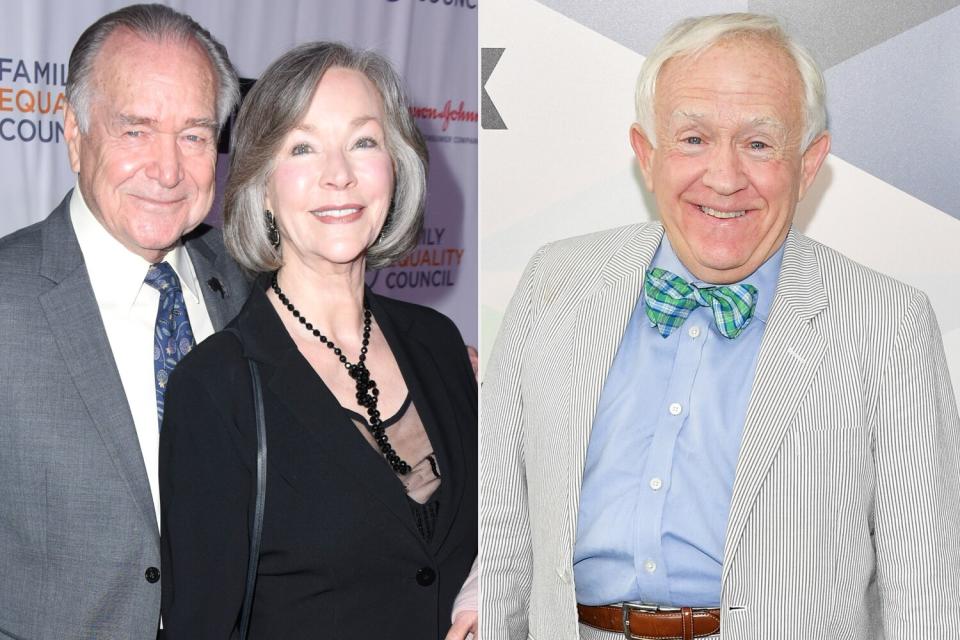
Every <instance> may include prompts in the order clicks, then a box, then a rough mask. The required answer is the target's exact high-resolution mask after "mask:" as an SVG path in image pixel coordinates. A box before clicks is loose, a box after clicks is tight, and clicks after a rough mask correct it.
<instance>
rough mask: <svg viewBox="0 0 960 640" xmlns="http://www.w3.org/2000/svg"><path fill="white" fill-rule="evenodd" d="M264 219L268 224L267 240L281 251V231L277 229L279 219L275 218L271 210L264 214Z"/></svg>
mask: <svg viewBox="0 0 960 640" xmlns="http://www.w3.org/2000/svg"><path fill="white" fill-rule="evenodd" d="M263 219H264V220H265V221H266V223H267V240H268V241H269V242H270V244H271V245H273V248H274V249H279V248H280V230H279V229H277V219H276V218H274V217H273V212H272V211H270V209H267V210H266V211H264V212H263Z"/></svg>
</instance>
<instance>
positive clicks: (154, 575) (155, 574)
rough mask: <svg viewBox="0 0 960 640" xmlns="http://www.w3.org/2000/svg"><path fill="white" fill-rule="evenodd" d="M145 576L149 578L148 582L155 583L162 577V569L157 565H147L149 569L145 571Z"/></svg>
mask: <svg viewBox="0 0 960 640" xmlns="http://www.w3.org/2000/svg"><path fill="white" fill-rule="evenodd" d="M143 577H144V578H146V579H147V582H149V583H150V584H154V583H155V582H156V581H157V580H159V579H160V569H157V568H156V567H147V570H146V571H145V572H144V573H143Z"/></svg>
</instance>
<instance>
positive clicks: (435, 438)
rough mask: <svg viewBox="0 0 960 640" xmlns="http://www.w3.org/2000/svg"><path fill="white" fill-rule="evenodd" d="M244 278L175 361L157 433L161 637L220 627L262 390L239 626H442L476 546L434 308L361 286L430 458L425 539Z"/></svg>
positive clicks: (237, 560) (463, 440) (463, 408)
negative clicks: (263, 431) (254, 564)
mask: <svg viewBox="0 0 960 640" xmlns="http://www.w3.org/2000/svg"><path fill="white" fill-rule="evenodd" d="M264 286H265V280H264V279H261V280H260V281H259V282H258V285H256V286H255V287H254V291H253V293H252V294H251V296H250V299H249V300H248V302H247V303H246V305H245V306H244V308H243V310H242V311H241V312H240V314H239V315H238V316H237V318H236V319H235V320H234V321H233V322H232V323H230V326H232V327H235V328H236V329H237V330H238V331H239V333H240V337H241V339H242V344H241V343H240V342H238V341H237V338H236V337H235V336H234V335H231V334H228V333H223V332H221V333H217V334H215V335H213V336H211V337H210V338H209V339H207V340H206V341H204V342H203V343H202V344H200V345H199V346H198V347H197V348H196V349H194V350H193V352H192V353H190V355H189V356H187V357H186V358H184V360H183V361H182V362H181V363H180V364H179V365H178V366H177V368H176V371H175V373H174V374H173V376H172V377H171V381H170V386H169V389H168V391H167V397H166V402H165V415H164V423H163V430H162V432H161V437H160V502H161V514H162V516H161V520H162V525H161V531H162V541H161V551H162V559H163V565H162V584H163V621H164V627H165V629H166V633H167V638H168V639H170V640H179V639H181V638H190V639H191V640H202V639H206V638H211V639H226V638H230V637H231V636H236V635H237V633H236V631H235V627H236V626H237V624H238V619H239V612H240V609H241V601H242V598H243V590H244V578H245V571H246V566H247V556H248V544H249V535H248V531H249V527H250V518H252V514H253V499H254V498H253V493H254V492H253V484H254V479H255V475H256V462H255V458H256V430H255V422H254V416H253V400H252V397H251V386H250V385H251V383H250V374H249V370H248V365H247V362H246V359H247V358H252V359H254V360H256V362H257V364H258V365H259V367H260V375H261V378H262V384H263V400H264V408H265V414H266V423H267V444H268V464H267V466H268V470H267V495H266V509H265V514H264V528H263V543H262V549H261V555H260V565H259V572H258V578H257V587H256V593H255V597H254V601H253V615H252V617H251V625H250V638H251V639H259V638H284V639H295V638H330V639H333V638H338V639H344V640H346V639H352V638H357V639H360V638H363V639H365V640H366V639H368V638H376V637H391V638H404V639H405V638H410V639H412V640H414V639H415V640H420V639H429V638H442V637H443V635H444V634H445V633H446V631H447V629H448V628H449V626H450V612H451V609H452V606H453V600H454V598H455V597H456V595H457V593H458V591H459V589H460V587H461V585H462V584H463V581H464V579H465V578H466V576H467V574H468V572H469V570H470V566H471V563H472V561H473V559H474V557H475V555H476V552H477V387H476V383H475V381H474V376H473V371H472V369H471V367H470V363H469V360H468V358H467V355H466V350H465V347H464V344H463V340H462V338H461V337H460V334H459V332H458V331H457V329H456V327H455V326H454V324H453V323H452V322H451V321H450V320H449V319H448V318H446V317H445V316H443V315H442V314H440V313H438V312H436V311H433V310H431V309H428V308H426V307H422V306H419V305H414V304H409V303H405V302H400V301H397V300H391V299H389V298H384V297H380V296H377V295H374V294H372V293H370V292H369V291H368V292H367V295H368V296H369V298H370V306H371V309H372V311H373V314H374V317H375V318H376V320H377V323H378V325H379V327H380V328H381V329H382V331H383V333H384V337H385V338H386V340H387V342H388V344H389V345H390V348H391V349H392V351H393V354H394V356H395V357H396V360H397V363H398V364H399V366H400V371H401V372H402V374H403V377H404V380H405V381H406V384H407V387H408V388H409V391H410V394H411V396H412V399H413V402H414V405H415V406H416V408H417V411H418V413H419V414H420V416H421V419H422V420H423V422H424V426H425V427H426V430H427V433H428V435H429V437H430V442H431V444H432V445H433V448H434V452H435V454H436V457H437V463H438V466H439V470H440V474H441V477H442V482H441V486H440V489H439V490H438V491H439V494H438V495H439V502H440V508H439V519H438V522H437V527H436V530H435V532H434V535H433V539H432V541H431V542H430V543H429V544H428V543H426V542H424V540H423V537H422V536H421V534H420V533H419V531H418V530H417V527H416V524H415V521H414V517H413V514H412V512H411V510H410V507H409V504H408V498H407V497H406V494H405V493H404V490H403V487H402V485H401V484H400V482H399V480H398V479H397V478H396V476H395V475H394V474H393V471H392V470H391V469H390V467H389V465H388V464H387V463H386V461H385V460H384V459H383V458H382V456H381V455H380V453H379V452H377V451H375V450H374V449H373V448H372V447H371V446H370V445H369V444H368V443H367V442H366V441H365V440H364V439H363V437H362V436H361V434H360V433H359V432H358V431H357V428H356V427H355V426H354V424H353V423H352V422H351V421H350V419H349V418H348V417H347V415H346V413H345V412H344V411H343V409H342V408H341V407H340V405H339V403H338V402H337V400H336V398H335V397H334V396H333V394H331V393H330V391H329V390H328V389H327V387H326V386H325V385H324V384H323V382H322V381H321V380H320V378H319V377H318V376H317V375H316V373H315V372H314V371H313V369H312V368H311V367H310V364H309V363H308V362H307V361H306V360H305V359H304V358H303V356H302V355H301V354H300V352H299V351H298V350H297V348H296V346H295V345H294V342H293V340H292V339H291V338H290V336H289V335H288V334H287V332H286V329H285V328H284V327H283V324H282V322H281V320H280V318H279V317H278V316H277V314H276V312H275V311H274V309H273V307H272V306H271V305H270V302H269V301H268V300H267V297H266V294H265V292H264Z"/></svg>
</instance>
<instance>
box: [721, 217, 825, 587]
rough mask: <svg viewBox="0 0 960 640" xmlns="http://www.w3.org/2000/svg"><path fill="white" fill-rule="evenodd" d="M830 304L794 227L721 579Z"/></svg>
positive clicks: (802, 390) (821, 342) (816, 360)
mask: <svg viewBox="0 0 960 640" xmlns="http://www.w3.org/2000/svg"><path fill="white" fill-rule="evenodd" d="M826 306H827V295H826V291H825V290H824V287H823V280H822V277H821V274H820V269H819V266H818V264H817V261H816V256H815V255H814V253H813V247H812V244H811V243H810V241H809V240H807V239H806V238H804V237H803V236H801V235H800V234H798V233H796V232H795V231H793V230H791V231H790V234H789V235H788V236H787V240H786V246H785V248H784V254H783V265H782V267H781V270H780V277H779V279H778V282H777V293H776V298H775V300H774V303H773V307H772V309H771V311H770V316H769V319H768V321H767V326H766V330H765V331H764V335H763V340H762V342H761V345H760V354H759V356H758V359H757V370H756V374H755V375H754V382H753V391H752V394H751V398H750V404H749V406H748V408H747V415H746V419H745V422H744V428H743V438H742V444H741V447H740V456H739V459H738V461H737V471H736V477H735V480H734V484H733V496H732V500H731V504H730V518H729V521H728V524H727V537H726V543H725V548H724V555H723V557H724V562H723V575H722V579H721V582H724V581H726V578H727V574H728V572H729V570H730V566H731V564H732V560H733V558H734V555H735V554H736V551H737V548H738V545H739V542H740V539H741V537H742V535H743V530H744V527H745V526H746V522H747V520H748V519H749V517H750V513H751V511H752V509H753V505H754V503H755V502H756V499H757V496H758V494H759V492H760V489H761V487H762V486H763V482H764V479H765V478H766V475H767V471H768V470H769V468H770V465H771V464H772V463H773V460H774V458H775V456H776V454H777V451H778V450H779V448H780V444H781V442H782V441H783V438H784V437H785V435H786V432H787V429H788V428H789V426H790V423H791V421H792V419H793V416H794V414H795V413H796V411H797V409H798V408H799V407H800V403H801V401H802V400H803V397H804V395H805V394H806V391H807V389H808V388H809V386H810V382H811V380H812V379H813V376H814V374H815V373H816V371H817V369H818V368H819V366H820V363H821V361H822V360H823V356H824V354H825V352H826V350H827V343H826V340H825V339H824V338H823V336H821V335H820V333H819V332H818V331H817V329H816V328H815V327H814V326H813V325H812V322H811V321H812V320H813V319H814V318H815V317H816V316H817V315H818V314H819V313H820V312H821V311H823V310H824V309H825V308H826Z"/></svg>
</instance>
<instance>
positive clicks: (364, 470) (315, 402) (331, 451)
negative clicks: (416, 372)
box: [239, 282, 422, 539]
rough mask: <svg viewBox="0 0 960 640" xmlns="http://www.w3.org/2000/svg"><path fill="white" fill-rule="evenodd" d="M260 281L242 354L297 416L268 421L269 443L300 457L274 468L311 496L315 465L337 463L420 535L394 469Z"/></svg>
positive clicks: (244, 325) (245, 323) (246, 320)
mask: <svg viewBox="0 0 960 640" xmlns="http://www.w3.org/2000/svg"><path fill="white" fill-rule="evenodd" d="M261 284H262V283H261V282H258V283H257V284H255V285H254V291H253V292H252V293H251V295H250V299H249V301H248V303H247V307H246V308H245V310H244V313H243V314H242V315H241V316H240V320H241V324H240V327H239V328H240V332H241V334H242V335H243V337H244V354H245V355H246V356H247V357H250V358H254V359H256V360H258V361H260V362H263V363H264V364H265V365H266V366H265V369H264V381H265V384H266V388H267V389H269V391H270V392H271V393H272V395H273V396H274V397H275V398H276V401H277V402H278V403H280V404H282V405H283V406H284V407H285V408H286V409H287V410H288V411H289V412H290V414H291V415H292V416H293V418H294V420H292V421H289V422H288V423H287V422H285V421H276V422H274V423H270V424H268V425H267V430H268V432H269V433H271V443H272V442H273V440H274V439H283V440H285V442H284V443H283V448H284V449H285V450H286V451H288V452H291V456H292V457H293V459H294V460H296V461H297V463H296V464H293V465H289V466H280V467H275V470H276V471H277V472H278V473H279V474H280V475H282V476H283V477H284V478H285V479H286V480H287V481H288V482H290V484H291V485H292V486H294V487H297V488H298V490H299V491H301V492H302V493H303V494H304V495H308V496H309V495H313V494H315V490H314V487H316V486H317V484H318V483H319V482H322V480H321V479H320V478H318V477H317V474H316V472H315V468H317V466H318V465H325V466H329V465H336V466H337V467H338V468H340V469H342V470H343V472H344V474H345V475H346V476H347V477H349V478H350V479H351V482H352V483H353V484H355V485H356V486H358V487H363V488H364V489H365V490H366V491H367V492H368V493H370V494H371V495H372V496H373V497H374V498H375V499H377V500H379V501H380V502H381V503H383V505H384V506H385V507H386V508H387V509H389V510H390V511H391V512H392V513H393V514H394V515H395V516H396V517H397V518H399V519H400V520H401V521H402V522H403V523H404V525H405V526H406V527H407V528H408V529H410V530H411V531H412V532H413V533H414V534H415V535H416V537H417V539H422V538H421V536H420V534H419V532H418V531H417V528H416V523H415V522H414V519H413V514H412V512H411V511H410V507H409V505H408V504H407V497H406V494H405V493H404V491H403V488H402V486H401V484H400V482H399V481H398V480H397V478H396V477H395V476H394V475H393V471H392V469H391V468H390V466H389V465H388V464H386V463H385V462H384V460H383V458H382V456H381V455H380V453H379V452H377V451H375V450H374V449H373V447H371V446H370V445H369V444H368V443H367V441H366V440H365V439H364V438H363V436H362V435H360V433H359V432H358V431H357V427H356V425H354V423H353V422H352V421H351V420H350V418H349V417H348V416H347V414H346V413H345V412H344V411H343V408H342V407H341V406H340V403H339V402H338V401H337V399H336V397H335V396H334V395H333V394H332V393H331V392H330V390H329V389H327V387H326V385H324V384H323V382H322V381H321V379H320V377H319V376H317V374H316V372H315V371H314V370H313V368H312V367H311V366H310V363H309V362H307V360H306V359H305V358H304V357H303V356H302V355H301V354H300V352H299V351H298V350H297V347H296V345H295V344H294V342H293V340H292V339H291V338H290V336H289V335H288V334H287V331H286V329H285V328H284V326H283V323H282V322H281V320H280V318H279V317H277V315H276V312H275V311H274V309H273V306H272V305H271V304H270V302H269V300H267V297H266V295H265V293H264V292H263V288H262V286H261ZM377 322H378V323H379V322H380V319H379V318H377ZM391 346H392V345H391ZM417 410H418V411H420V408H419V407H417ZM268 420H269V417H268Z"/></svg>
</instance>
